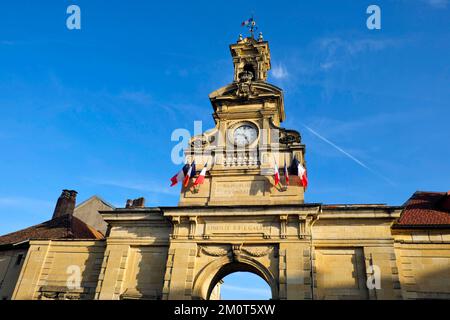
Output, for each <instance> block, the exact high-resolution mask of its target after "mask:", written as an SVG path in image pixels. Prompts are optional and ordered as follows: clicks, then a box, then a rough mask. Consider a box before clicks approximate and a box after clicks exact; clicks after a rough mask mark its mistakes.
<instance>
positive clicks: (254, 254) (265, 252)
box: [241, 247, 273, 258]
mask: <svg viewBox="0 0 450 320" xmlns="http://www.w3.org/2000/svg"><path fill="white" fill-rule="evenodd" d="M241 250H242V252H244V253H245V254H248V255H249V256H252V257H257V258H259V257H264V256H267V255H268V254H270V253H271V252H272V251H273V247H269V248H266V249H253V250H252V249H250V248H244V247H243V248H241Z"/></svg>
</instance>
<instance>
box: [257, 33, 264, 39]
mask: <svg viewBox="0 0 450 320" xmlns="http://www.w3.org/2000/svg"><path fill="white" fill-rule="evenodd" d="M258 41H263V34H262V32H260V33H259V37H258Z"/></svg>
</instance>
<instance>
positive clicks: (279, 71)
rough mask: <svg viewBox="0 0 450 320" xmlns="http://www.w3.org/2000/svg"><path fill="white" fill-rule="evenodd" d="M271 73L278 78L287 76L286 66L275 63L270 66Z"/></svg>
mask: <svg viewBox="0 0 450 320" xmlns="http://www.w3.org/2000/svg"><path fill="white" fill-rule="evenodd" d="M271 75H272V76H273V77H274V78H275V79H278V80H282V79H286V78H287V77H288V76H289V74H288V72H287V70H286V68H285V67H284V65H282V64H278V65H275V66H274V67H273V68H272V71H271Z"/></svg>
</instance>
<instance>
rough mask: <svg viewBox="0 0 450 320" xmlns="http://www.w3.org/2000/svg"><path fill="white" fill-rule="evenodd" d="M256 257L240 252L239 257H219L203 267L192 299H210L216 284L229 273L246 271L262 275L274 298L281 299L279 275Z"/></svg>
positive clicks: (194, 287)
mask: <svg viewBox="0 0 450 320" xmlns="http://www.w3.org/2000/svg"><path fill="white" fill-rule="evenodd" d="M269 268H270V266H269V265H264V264H263V263H261V262H260V261H258V260H257V259H255V258H254V257H251V256H248V255H245V254H244V255H242V254H240V255H239V257H236V256H231V255H226V256H223V257H218V258H216V259H214V260H213V261H211V262H209V263H208V264H207V265H206V266H205V267H204V268H202V269H201V270H200V271H199V272H198V274H197V276H196V277H195V281H194V285H193V290H192V299H200V300H208V299H209V298H210V295H211V292H212V290H213V289H214V286H215V285H216V284H217V282H218V281H220V280H221V279H222V278H224V277H226V276H227V275H229V274H231V273H233V272H238V271H246V272H251V273H254V274H256V275H258V276H260V277H261V278H262V279H263V280H264V281H266V282H267V284H268V285H269V286H270V289H271V293H272V299H275V300H277V299H279V288H278V277H276V276H275V275H274V274H273V272H271V271H270V269H269Z"/></svg>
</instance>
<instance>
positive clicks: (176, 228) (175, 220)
mask: <svg viewBox="0 0 450 320" xmlns="http://www.w3.org/2000/svg"><path fill="white" fill-rule="evenodd" d="M180 220H181V219H180V217H179V216H173V217H172V223H173V233H172V239H176V238H178V231H179V227H180Z"/></svg>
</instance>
